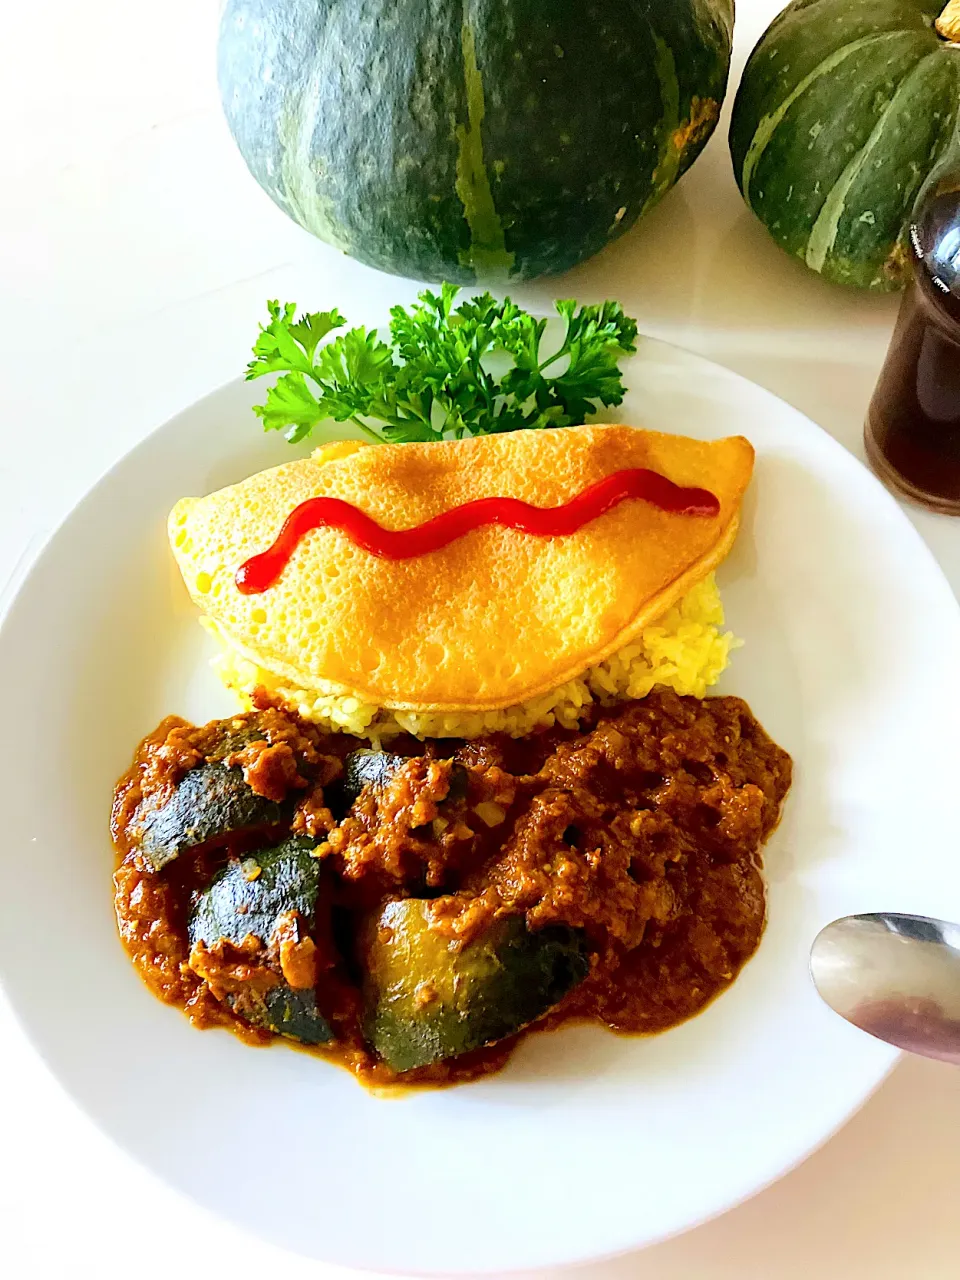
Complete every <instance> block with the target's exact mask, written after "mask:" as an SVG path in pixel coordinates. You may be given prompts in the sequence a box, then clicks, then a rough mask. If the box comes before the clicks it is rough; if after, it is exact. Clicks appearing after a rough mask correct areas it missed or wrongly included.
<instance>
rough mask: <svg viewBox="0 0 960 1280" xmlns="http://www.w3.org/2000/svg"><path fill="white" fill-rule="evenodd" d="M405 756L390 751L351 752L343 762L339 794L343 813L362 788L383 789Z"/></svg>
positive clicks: (362, 750)
mask: <svg viewBox="0 0 960 1280" xmlns="http://www.w3.org/2000/svg"><path fill="white" fill-rule="evenodd" d="M405 759H406V756H398V755H394V754H393V753H392V752H390V751H368V750H364V749H361V750H360V751H351V752H350V754H349V755H348V756H347V757H346V758H345V759H344V762H343V781H342V783H341V785H340V794H341V797H342V801H343V808H344V811H346V810H347V809H349V808H350V806H351V805H352V804H353V803H354V801H355V800H356V799H357V798H358V797H359V795H360V793H361V791H362V790H363V789H364V787H383V786H386V784H387V783H388V782H389V781H390V779H391V778H392V777H393V775H394V774H395V773H396V772H397V770H398V769H399V768H400V766H401V765H402V764H403V762H404V760H405Z"/></svg>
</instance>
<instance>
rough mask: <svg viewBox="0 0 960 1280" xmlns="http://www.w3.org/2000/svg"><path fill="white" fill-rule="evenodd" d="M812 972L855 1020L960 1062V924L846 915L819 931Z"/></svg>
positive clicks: (909, 1046) (834, 1005)
mask: <svg viewBox="0 0 960 1280" xmlns="http://www.w3.org/2000/svg"><path fill="white" fill-rule="evenodd" d="M810 972H811V974H812V975H813V981H814V983H815V984H816V988H817V990H818V991H819V992H820V995H821V996H822V997H823V999H824V1000H825V1001H826V1002H827V1004H828V1005H829V1006H830V1008H831V1009H833V1010H835V1012H837V1013H839V1014H840V1016H841V1017H842V1018H846V1019H847V1021H848V1022H852V1023H853V1025H854V1026H855V1027H860V1029H861V1030H862V1031H868V1032H869V1033H870V1035H872V1036H876V1037H877V1039H878V1040H886V1041H887V1042H888V1043H889V1044H894V1045H896V1046H897V1047H898V1048H899V1049H906V1050H907V1051H908V1052H909V1053H918V1054H920V1055H921V1056H923V1057H925V1058H940V1059H941V1060H942V1061H944V1062H953V1063H955V1064H956V1065H958V1066H960V925H956V924H948V923H947V922H946V921H945V920H931V919H930V918H929V917H927V916H908V915H896V914H886V913H881V914H877V915H862V916H844V918H843V919H842V920H834V921H833V923H832V924H828V925H827V926H826V928H824V929H821V930H820V932H819V933H818V934H817V936H816V938H815V939H814V943H813V946H812V947H811V949H810Z"/></svg>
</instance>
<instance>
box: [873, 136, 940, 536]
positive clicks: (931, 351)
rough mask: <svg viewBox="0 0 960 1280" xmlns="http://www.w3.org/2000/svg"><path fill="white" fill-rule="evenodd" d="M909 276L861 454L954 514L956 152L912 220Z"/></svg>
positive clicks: (890, 478) (904, 489)
mask: <svg viewBox="0 0 960 1280" xmlns="http://www.w3.org/2000/svg"><path fill="white" fill-rule="evenodd" d="M909 248H910V257H911V261H912V266H913V279H912V281H911V283H910V284H909V285H908V286H907V289H906V293H905V294H904V298H903V302H902V304H901V307H900V316H899V318H898V320H897V327H896V329H895V331H894V334H893V341H892V342H891V344H890V351H889V352H888V354H887V359H886V363H885V364H884V366H883V371H882V373H881V374H880V381H879V382H878V383H877V389H876V391H875V392H874V395H873V400H872V401H871V403H870V408H869V410H868V413H867V423H866V430H865V436H864V439H865V442H866V449H867V457H868V458H869V459H870V463H871V465H872V466H873V468H874V470H875V471H876V472H877V474H878V475H879V476H880V478H881V479H882V480H883V481H884V483H885V484H886V485H888V487H890V488H892V489H894V490H896V491H897V492H899V493H900V494H902V495H904V496H906V497H908V498H912V499H913V500H914V501H916V502H920V503H923V505H924V506H927V507H930V508H932V509H933V510H934V511H944V512H948V513H949V514H952V515H960V156H954V158H953V160H952V162H948V163H947V164H946V165H945V166H943V167H941V168H940V169H939V170H938V171H937V172H936V173H935V174H934V175H933V177H932V178H931V180H930V182H929V183H928V184H927V186H926V187H925V189H924V191H923V192H922V193H921V195H920V198H919V200H918V201H917V207H916V210H915V211H914V215H913V218H912V220H911V224H910V235H909Z"/></svg>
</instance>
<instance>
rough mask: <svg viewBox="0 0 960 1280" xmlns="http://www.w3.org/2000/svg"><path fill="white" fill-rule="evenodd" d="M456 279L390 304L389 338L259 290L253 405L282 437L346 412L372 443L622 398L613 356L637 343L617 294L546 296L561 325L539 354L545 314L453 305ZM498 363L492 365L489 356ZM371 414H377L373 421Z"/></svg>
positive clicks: (557, 418)
mask: <svg viewBox="0 0 960 1280" xmlns="http://www.w3.org/2000/svg"><path fill="white" fill-rule="evenodd" d="M458 292H459V290H458V289H457V287H456V286H455V285H451V284H444V285H442V286H441V288H440V292H439V293H432V292H431V291H430V290H429V289H427V290H424V292H423V293H421V294H420V296H419V301H418V302H417V303H415V304H414V305H413V306H412V307H410V308H405V307H394V308H393V309H392V310H391V312H390V341H389V343H387V342H384V341H382V340H381V339H380V337H379V335H378V333H377V330H376V329H364V328H357V329H350V330H348V331H347V332H346V333H342V334H337V336H335V337H331V334H334V333H335V331H336V330H337V329H342V328H343V327H344V326H345V324H346V320H345V319H344V317H343V316H342V315H341V314H340V312H339V311H337V310H333V311H316V312H312V313H309V314H306V315H302V316H301V317H300V318H299V319H298V320H297V319H295V315H296V305H295V304H294V303H292V302H288V303H286V304H285V305H284V306H281V305H280V303H279V302H268V303H267V307H268V310H269V312H270V320H269V323H267V324H265V325H262V326H261V328H260V335H259V337H258V338H257V341H256V344H255V346H254V348H253V355H254V358H253V360H251V362H250V364H249V365H248V366H247V378H248V379H249V378H261V377H263V376H264V375H265V374H269V373H278V374H280V377H279V378H278V380H277V382H276V383H275V385H274V386H272V387H271V388H270V390H269V391H268V392H267V398H266V402H265V403H264V404H261V405H257V406H256V407H255V409H254V412H255V413H256V414H257V416H258V417H259V418H261V419H262V421H263V425H264V428H265V429H266V430H268V431H285V432H286V436H287V439H288V440H289V441H291V443H297V442H298V441H300V440H303V439H305V437H306V436H308V435H309V434H310V432H311V431H312V430H313V428H314V427H315V426H317V425H318V424H319V423H321V422H323V421H325V420H327V419H330V418H333V419H334V420H335V421H337V422H352V423H353V424H354V425H355V426H357V427H359V428H360V430H361V431H363V432H364V434H365V435H368V436H370V437H371V438H372V439H374V440H376V441H377V442H378V443H379V442H381V441H383V440H389V441H392V442H395V443H396V442H401V441H410V440H450V439H461V438H463V437H464V436H478V435H487V434H490V433H491V432H497V431H516V430H518V429H519V428H521V427H528V428H529V427H533V428H537V427H567V426H572V425H576V424H579V423H581V422H583V421H585V419H586V418H587V416H588V415H589V414H591V413H595V412H597V410H598V408H599V406H600V405H605V406H607V407H610V406H612V405H618V404H620V403H621V402H622V400H623V395H624V388H623V380H622V378H621V375H620V367H619V362H620V360H621V358H622V357H623V356H625V355H628V354H629V353H630V352H632V351H635V350H636V339H637V325H636V321H635V320H632V319H630V317H629V316H626V315H624V313H623V308H622V307H621V306H620V305H619V303H616V302H604V303H602V304H601V305H600V306H584V307H579V308H578V306H577V304H576V302H574V301H572V300H565V301H562V302H558V303H557V304H556V309H557V311H558V313H559V314H560V316H561V318H562V319H563V321H564V324H565V326H566V332H565V335H564V339H563V342H562V343H561V345H560V347H559V349H558V350H556V351H555V352H553V353H551V354H547V355H542V353H541V345H542V340H543V335H544V331H545V329H546V326H547V321H546V320H545V319H543V318H537V317H535V316H532V315H530V314H529V313H528V312H526V311H523V310H522V309H521V308H520V307H518V306H517V305H516V304H515V303H513V302H511V301H510V299H509V298H504V299H503V300H502V301H498V300H497V299H495V298H493V297H491V296H490V294H489V293H484V294H482V295H480V296H479V297H476V298H471V299H469V300H468V301H466V302H461V303H460V305H459V306H458V307H456V308H455V307H454V301H455V299H456V296H457V294H458ZM498 362H499V363H501V364H503V363H506V366H507V368H506V371H505V372H504V373H503V374H502V375H500V376H499V377H498V376H497V375H495V374H494V373H493V372H491V369H490V367H488V366H489V365H490V364H497V363H498ZM375 424H381V425H380V426H379V429H378V428H377V427H376V425H375Z"/></svg>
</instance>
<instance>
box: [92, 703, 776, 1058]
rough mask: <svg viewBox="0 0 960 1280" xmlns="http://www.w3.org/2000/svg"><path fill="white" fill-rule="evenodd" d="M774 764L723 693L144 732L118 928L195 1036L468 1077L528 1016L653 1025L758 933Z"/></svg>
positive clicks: (242, 720)
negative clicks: (429, 724) (382, 745)
mask: <svg viewBox="0 0 960 1280" xmlns="http://www.w3.org/2000/svg"><path fill="white" fill-rule="evenodd" d="M789 785H790V760H789V757H788V756H787V755H786V754H785V753H784V752H783V751H781V750H780V749H779V748H778V747H777V746H775V745H774V743H772V742H771V741H770V739H769V738H768V737H767V735H766V734H765V733H764V732H763V730H762V729H761V728H760V726H759V725H758V724H757V722H756V720H755V719H754V718H753V716H752V715H751V714H750V712H749V709H748V708H747V706H746V705H745V704H744V703H743V702H741V701H740V700H739V699H737V698H711V699H707V700H705V701H699V700H697V699H694V698H681V697H678V696H677V695H676V694H675V693H673V692H672V691H671V690H666V689H657V690H656V691H655V692H653V693H651V694H650V695H649V696H648V697H647V698H645V699H643V700H642V701H635V702H630V703H627V704H625V705H621V706H618V707H614V708H609V709H599V708H593V709H591V711H590V712H589V714H588V715H587V716H586V717H585V722H584V724H583V725H582V726H581V728H579V729H577V730H570V729H557V728H554V729H551V730H547V731H544V732H542V733H540V734H535V735H530V736H527V737H524V738H519V739H514V738H509V737H506V736H503V735H499V736H495V737H486V738H479V739H476V740H474V741H470V742H457V741H452V740H450V739H440V740H427V741H418V740H417V739H414V738H412V737H403V738H397V739H395V740H393V741H392V742H391V743H390V746H389V750H373V749H371V748H370V746H369V744H365V743H362V742H360V741H359V740H358V739H355V738H350V737H348V736H346V735H344V734H325V733H322V732H321V731H319V730H318V729H317V728H316V727H315V726H314V725H311V724H309V723H306V722H304V721H301V720H300V719H299V718H298V717H297V716H296V715H294V714H291V713H290V712H288V711H285V710H283V709H281V708H278V707H275V706H270V705H266V706H264V707H263V708H261V709H257V710H254V711H251V712H247V713H245V714H243V715H238V716H237V717H235V718H232V719H228V720H219V721H214V722H213V723H212V724H208V725H205V726H203V727H202V728H196V727H194V726H192V725H189V724H187V723H185V722H183V721H179V720H176V719H171V720H167V721H165V722H164V723H163V724H162V725H161V726H160V727H159V729H158V730H157V731H156V733H154V734H152V735H151V736H150V737H149V738H147V739H146V740H145V742H144V743H143V744H142V746H141V747H140V750H139V751H138V753H137V757H136V760H135V763H134V765H133V768H132V769H131V770H130V772H129V773H128V774H127V775H126V776H125V777H124V778H123V779H122V780H121V782H120V784H119V786H118V789H117V793H116V800H115V804H114V811H113V832H114V839H115V841H116V844H117V848H118V850H119V852H120V856H121V862H120V866H119V869H118V871H117V873H116V906H117V916H118V920H119V922H120V930H121V934H122V936H123V939H124V941H125V943H126V945H127V948H128V950H129V952H130V954H131V957H132V959H133V961H134V964H135V965H136V966H137V968H138V970H139V971H140V973H141V975H142V976H143V978H144V980H145V982H146V983H147V985H148V986H149V987H150V988H151V989H152V990H153V991H154V992H155V993H156V994H157V995H159V996H160V997H161V998H162V999H164V1000H166V1001H168V1002H169V1003H171V1004H175V1005H178V1006H179V1007H180V1008H182V1009H183V1010H184V1011H185V1012H186V1013H187V1014H188V1016H189V1017H190V1019H191V1020H192V1021H193V1022H194V1024H195V1025H197V1026H200V1027H209V1026H226V1027H229V1028H231V1029H232V1030H234V1031H236V1032H237V1033H238V1034H239V1035H241V1036H242V1037H243V1038H245V1039H247V1040H250V1041H253V1042H256V1043H261V1042H265V1041H267V1040H269V1039H270V1038H272V1037H275V1036H286V1037H289V1038H290V1039H293V1040H296V1041H299V1042H300V1043H301V1044H304V1045H310V1046H315V1047H317V1048H318V1049H320V1050H321V1051H322V1052H324V1053H325V1054H326V1055H328V1056H330V1057H333V1058H335V1059H337V1060H338V1061H340V1062H342V1063H344V1064H345V1065H347V1066H348V1067H349V1068H350V1069H351V1070H353V1071H354V1072H356V1074H357V1075H358V1076H360V1077H361V1078H362V1079H363V1080H365V1081H367V1082H370V1083H388V1082H391V1081H394V1080H396V1079H397V1078H398V1076H402V1078H403V1079H404V1080H405V1081H408V1082H410V1083H423V1082H426V1083H442V1082H451V1081H456V1080H462V1079H467V1078H470V1077H472V1076H475V1075H479V1074H482V1073H484V1072H487V1071H490V1070H492V1069H495V1068H497V1067H499V1066H500V1065H501V1064H502V1063H503V1062H504V1061H505V1060H506V1058H507V1056H508V1055H509V1053H510V1051H511V1049H512V1047H513V1045H514V1044H515V1043H516V1040H517V1037H518V1035H519V1034H521V1033H523V1031H524V1029H527V1028H531V1027H534V1026H536V1027H543V1026H556V1025H558V1024H559V1023H562V1022H564V1021H568V1020H570V1019H577V1018H579V1019H584V1018H586V1019H590V1020H593V1021H596V1022H600V1023H604V1024H606V1025H607V1026H610V1027H614V1028H616V1029H617V1030H620V1031H630V1032H652V1031H662V1030H665V1029H666V1028H667V1027H670V1026H673V1025H674V1024H675V1023H678V1022H681V1021H683V1020H684V1019H686V1018H688V1017H690V1016H691V1015H692V1014H694V1013H696V1012H697V1011H698V1010H699V1009H701V1008H702V1007H703V1006H704V1005H705V1004H706V1003H707V1002H708V1001H710V1000H711V999H712V998H713V997H714V996H715V995H717V993H718V992H720V991H722V990H723V989H724V988H725V987H726V986H728V985H729V983H730V982H732V980H733V979H734V978H735V977H736V975H737V973H738V972H739V970H740V968H741V967H742V965H743V964H744V962H745V961H746V960H747V959H748V958H749V957H750V956H751V955H752V953H753V951H754V950H755V949H756V946H757V944H758V942H759V939H760V935H761V932H762V929H763V922H764V892H763V882H762V878H761V872H760V861H759V851H760V848H761V845H762V844H763V841H764V840H765V839H766V837H767V836H768V835H769V833H770V831H771V830H772V828H773V827H774V825H775V824H776V821H777V818H778V815H779V811H780V805H781V802H782V800H783V798H784V796H785V795H786V792H787V789H788V788H789Z"/></svg>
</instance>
